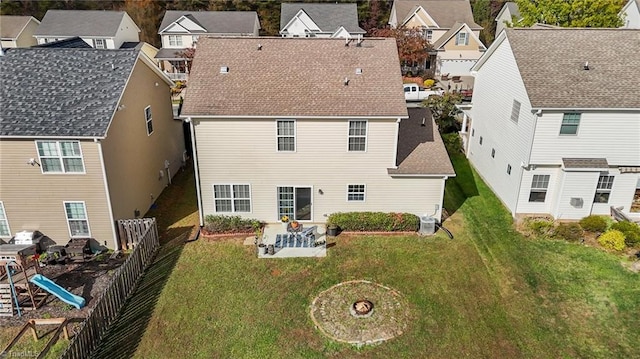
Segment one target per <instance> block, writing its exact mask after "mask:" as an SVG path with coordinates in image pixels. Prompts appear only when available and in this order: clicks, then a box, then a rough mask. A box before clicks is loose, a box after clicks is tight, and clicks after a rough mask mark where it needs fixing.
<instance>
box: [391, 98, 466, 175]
mask: <svg viewBox="0 0 640 359" xmlns="http://www.w3.org/2000/svg"><path fill="white" fill-rule="evenodd" d="M408 111H409V119H406V120H402V121H400V129H399V131H398V153H397V156H396V162H397V163H396V165H397V166H398V167H397V168H389V169H387V172H388V173H389V174H390V175H392V176H393V175H448V176H455V174H456V173H455V171H454V169H453V165H452V164H451V160H450V159H449V155H448V153H447V150H446V149H445V147H444V143H443V142H442V138H441V137H440V133H438V129H437V127H436V125H435V123H434V122H433V120H432V119H431V113H430V111H429V110H428V109H427V108H424V107H421V108H410V109H408ZM423 119H424V124H425V125H424V126H422V122H423Z"/></svg>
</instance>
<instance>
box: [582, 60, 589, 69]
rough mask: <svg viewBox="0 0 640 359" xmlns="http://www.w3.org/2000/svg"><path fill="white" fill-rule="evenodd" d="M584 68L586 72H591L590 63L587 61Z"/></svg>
mask: <svg viewBox="0 0 640 359" xmlns="http://www.w3.org/2000/svg"><path fill="white" fill-rule="evenodd" d="M583 68H584V69H585V70H589V61H587V62H585V63H584V66H583Z"/></svg>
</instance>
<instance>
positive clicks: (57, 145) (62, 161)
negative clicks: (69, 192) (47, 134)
mask: <svg viewBox="0 0 640 359" xmlns="http://www.w3.org/2000/svg"><path fill="white" fill-rule="evenodd" d="M36 147H37V149H38V157H39V158H40V164H41V166H42V172H43V173H84V161H83V160H82V152H81V151H80V142H78V141H36Z"/></svg>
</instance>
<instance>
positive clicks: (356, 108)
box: [182, 37, 407, 117]
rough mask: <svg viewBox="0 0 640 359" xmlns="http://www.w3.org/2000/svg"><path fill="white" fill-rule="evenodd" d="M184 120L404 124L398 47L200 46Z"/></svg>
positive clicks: (306, 41)
mask: <svg viewBox="0 0 640 359" xmlns="http://www.w3.org/2000/svg"><path fill="white" fill-rule="evenodd" d="M258 45H262V47H261V50H258ZM223 66H224V67H228V69H229V71H228V73H220V72H221V71H220V68H221V67H223ZM357 68H361V69H362V74H360V75H357V74H356V69H357ZM345 77H346V78H348V79H349V84H348V85H344V79H345ZM182 114H183V115H184V116H192V115H196V116H197V115H205V116H206V115H224V116H227V115H230V116H392V117H406V116H407V108H406V103H405V100H404V93H403V90H402V76H401V74H400V65H399V61H398V51H397V47H396V42H395V39H389V38H386V39H378V38H366V40H364V42H363V43H362V46H361V47H356V46H355V45H354V44H353V43H352V44H351V45H350V46H345V40H344V39H323V38H273V37H271V38H268V37H259V38H249V37H244V38H242V37H234V38H231V37H217V38H211V37H208V38H201V39H200V40H199V41H198V50H197V51H196V55H195V58H194V59H193V66H192V68H191V74H190V75H189V90H188V91H187V95H186V98H185V101H184V106H183V109H182Z"/></svg>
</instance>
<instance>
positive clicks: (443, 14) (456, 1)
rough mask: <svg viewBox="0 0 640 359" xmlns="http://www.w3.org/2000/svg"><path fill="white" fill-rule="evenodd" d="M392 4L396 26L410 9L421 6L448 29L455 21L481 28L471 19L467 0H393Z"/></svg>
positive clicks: (475, 28)
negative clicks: (394, 8)
mask: <svg viewBox="0 0 640 359" xmlns="http://www.w3.org/2000/svg"><path fill="white" fill-rule="evenodd" d="M394 5H395V7H396V15H397V17H398V26H400V24H402V23H403V22H404V20H405V19H406V18H407V16H408V15H409V13H410V12H411V11H414V10H415V9H416V8H417V7H418V6H421V7H422V8H423V9H425V10H426V11H427V13H428V14H429V16H431V18H433V20H434V21H435V22H436V23H437V24H438V26H440V28H443V29H449V28H451V27H452V26H453V25H454V24H455V23H456V22H463V23H466V24H467V25H469V27H470V28H471V29H473V30H479V29H482V27H481V26H480V25H478V24H476V23H475V21H474V20H473V13H472V12H471V4H470V3H469V0H395V2H394Z"/></svg>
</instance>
